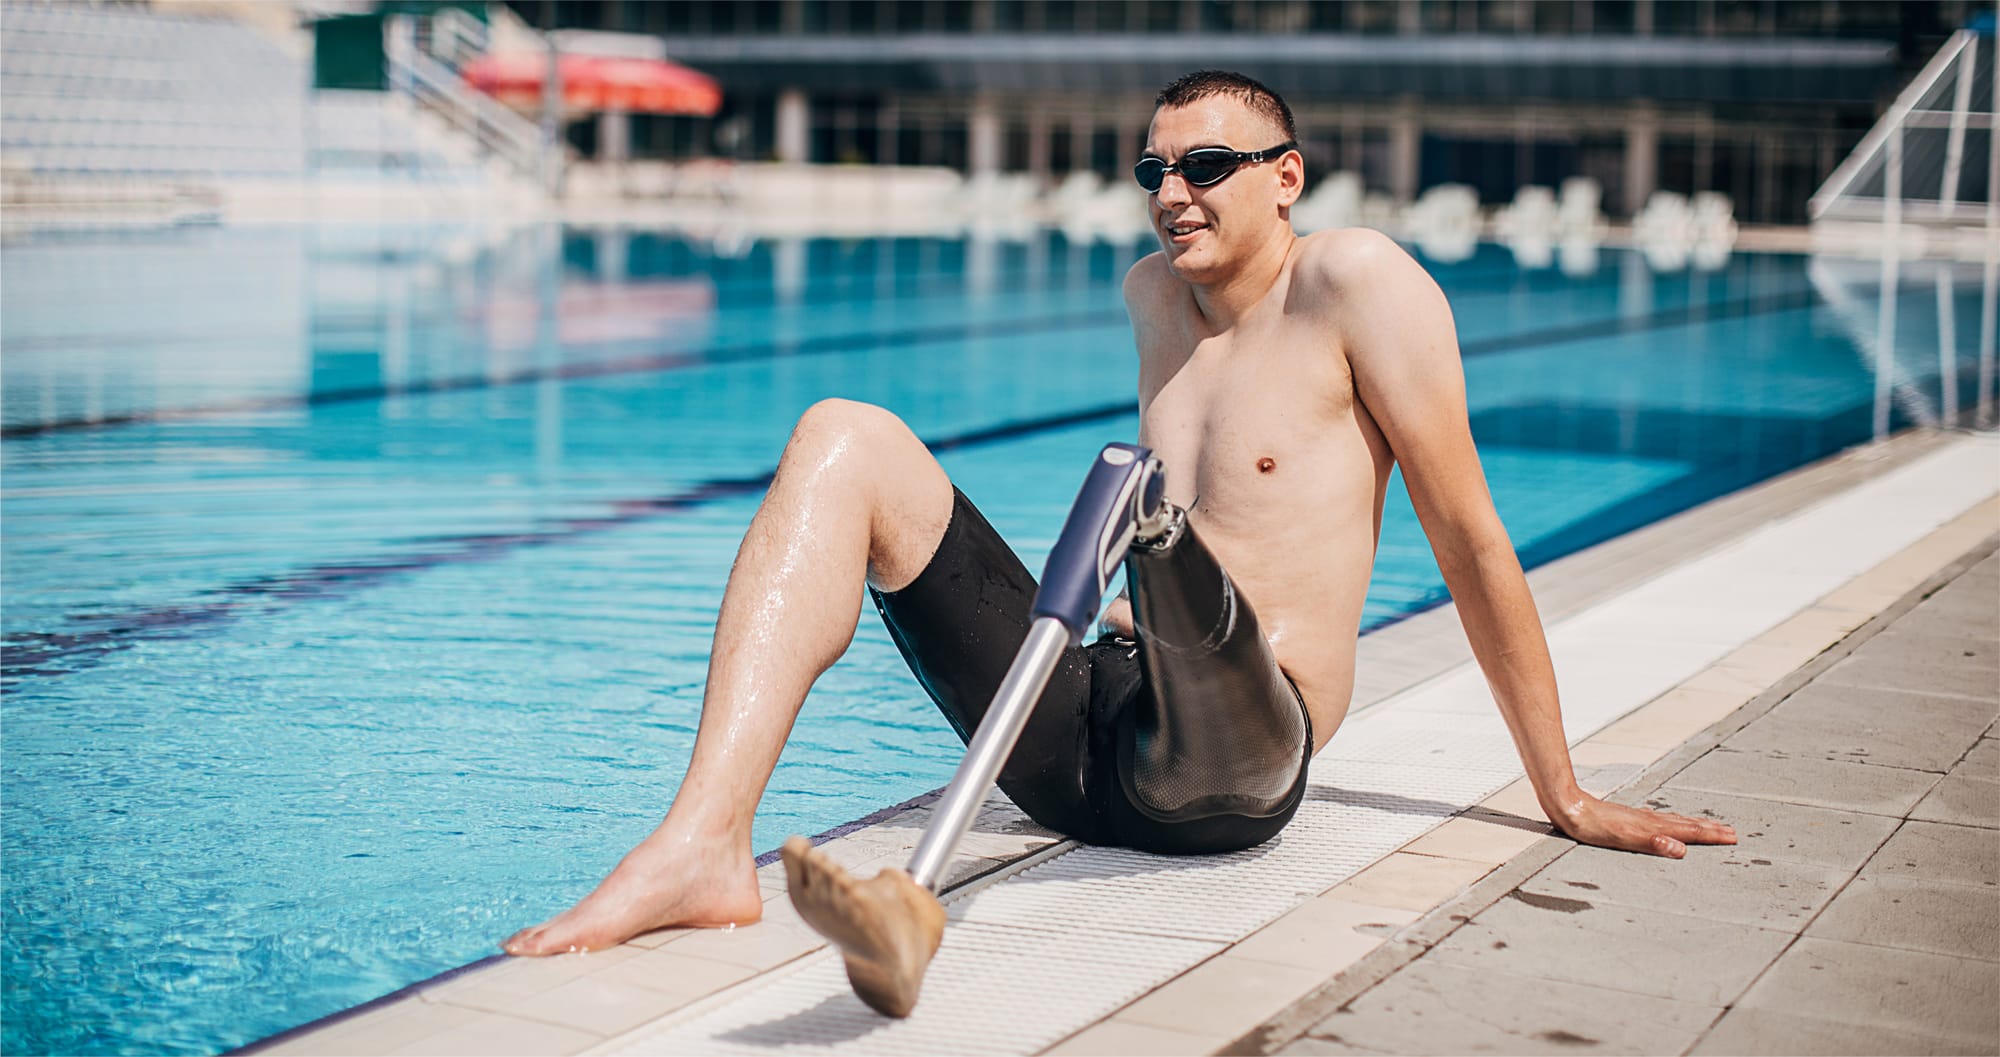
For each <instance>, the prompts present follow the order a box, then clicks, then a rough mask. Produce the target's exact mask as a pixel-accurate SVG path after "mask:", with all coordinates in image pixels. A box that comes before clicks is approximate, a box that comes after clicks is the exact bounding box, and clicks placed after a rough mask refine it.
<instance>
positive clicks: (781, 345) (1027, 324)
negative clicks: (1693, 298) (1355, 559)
mask: <svg viewBox="0 0 2000 1057" xmlns="http://www.w3.org/2000/svg"><path fill="white" fill-rule="evenodd" d="M1815 297H1816V295H1815V294H1814V293H1813V292H1812V290H1811V289H1810V288H1807V289H1801V290H1793V291H1788V292H1786V293H1782V294H1770V295H1764V296H1761V297H1750V298H1737V299H1733V300H1723V301H1704V302H1701V303H1699V304H1693V305H1681V306H1677V307H1675V308H1668V309H1661V310H1658V311H1655V312H1649V313H1646V314H1644V315H1634V316H1618V317H1613V318H1610V319H1602V320H1593V321H1590V322H1587V323H1581V324H1573V325H1570V326H1564V327H1551V328H1545V329H1542V330H1530V331H1522V332H1519V333H1515V334H1506V335H1500V336H1498V337H1493V338H1484V339H1478V340H1474V341H1470V342H1464V343H1461V344H1460V346H1459V353H1460V355H1462V356H1480V355H1486V354H1489V353H1494V352H1507V351H1513V350H1516V349H1521V348H1528V347H1532V346H1538V345H1557V344H1562V343H1565V342H1570V341H1581V340H1585V339H1588V338H1593V337H1615V336H1617V335H1620V334H1626V333H1633V332H1638V331H1645V330H1660V329H1665V328H1668V327H1674V326H1684V325H1688V324H1692V323H1705V322H1709V321H1712V320H1725V319H1741V318H1744V317H1746V316H1754V315H1764V314H1767V313H1772V312H1783V311H1790V310H1795V309H1799V308H1809V307H1811V306H1812V304H1813V302H1814V299H1815ZM1126 318H1127V317H1126V315H1125V312H1124V311H1123V310H1122V309H1121V310H1119V311H1116V312H1108V311H1107V312H1084V313H1072V314H1068V315H1058V316H1044V317H1040V318H1030V319H1025V320H1018V321H994V322H990V323H977V324H971V325H966V324H955V325H951V326H942V325H941V326H935V327H917V328H912V329H910V330H903V331H887V332H877V333H869V334H850V335H833V336H829V337H824V338H810V337H809V338H799V339H793V340H787V341H765V342H756V343H751V344H746V345H739V346H730V347H727V348H720V349H710V350H705V351H696V350H684V351H680V352H672V353H660V354H654V355H644V356H632V357H623V358H619V359H611V360H601V361H595V362H590V363H569V364H559V365H557V366H554V367H531V368H525V369H522V370H518V371H511V372H506V373H501V374H482V375H470V376H463V377H458V378H438V379H427V380H422V381H415V382H409V383H406V384H402V385H395V386H389V385H363V386H349V387H346V388H341V389H326V390H319V391H316V392H311V393H305V394H285V395H283V396H272V397H262V398H257V399H251V400H241V401H236V402H233V403H225V404H210V405H208V406H205V407H192V408H182V409H171V408H170V409H156V410H151V411H131V412H122V413H120V414H116V415H107V416H104V417H101V418H92V419H80V418H77V419H60V420H57V421H54V422H40V423H32V424H26V425H13V426H6V427H0V439H19V438H23V437H36V436H43V435H46V434H50V433H62V432H74V431H78V430H86V429H108V428H111V427H115V426H131V425H153V424H163V423H168V422H177V421H184V420H187V419H197V418H208V417H213V416H217V415H239V414H257V413H265V412H273V411H295V410H300V409H302V408H308V407H324V406H329V405H334V404H346V403H359V402H365V401H369V400H382V399H387V398H390V397H403V396H430V395H436V394H441V393H453V392H465V391H471V390H479V389H497V388H501V387H505V386H511V385H527V384H531V383H534V382H543V381H580V380H586V379H591V378H606V377H613V376H618V375H629V374H657V373H663V372H666V371H675V370H686V369H688V368H693V367H707V366H723V365H727V364H732V363H742V362H750V361H758V360H768V359H776V358H778V357H780V356H800V355H805V356H812V355H827V354H832V353H842V352H862V351H867V350H869V349H873V348H892V347H896V346H907V345H921V344H927V343H931V342H939V341H948V340H954V339H956V340H976V339H980V338H993V337H1011V336H1013V335H1016V334H1025V333H1035V332H1058V331H1064V330H1085V329H1089V328H1091V327H1098V326H1109V325H1111V324H1113V323H1123V322H1125V320H1126Z"/></svg>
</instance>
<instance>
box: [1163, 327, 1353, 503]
mask: <svg viewBox="0 0 2000 1057" xmlns="http://www.w3.org/2000/svg"><path fill="white" fill-rule="evenodd" d="M1142 397H1143V398H1144V399H1143V403H1144V414H1143V417H1142V419H1141V422H1140V438H1141V441H1142V443H1145V444H1147V445H1148V446H1150V447H1152V448H1153V449H1154V451H1155V453H1157V454H1158V455H1159V457H1160V458H1161V460H1162V461H1164V462H1165V463H1166V465H1167V469H1168V482H1169V484H1168V488H1169V494H1170V495H1171V496H1173V498H1174V499H1175V500H1176V501H1177V502H1180V503H1182V504H1183V505H1187V504H1190V503H1192V502H1193V500H1194V498H1195V496H1196V495H1198V494H1200V495H1211V496H1213V495H1214V494H1215V493H1216V492H1217V490H1218V489H1225V488H1226V489H1230V490H1232V491H1233V490H1235V489H1237V488H1239V487H1241V488H1248V489H1256V488H1259V487H1263V486H1275V485H1278V484H1280V483H1282V482H1286V481H1292V482H1296V481H1297V480H1298V479H1299V474H1301V473H1302V472H1304V471H1306V470H1307V469H1308V468H1310V467H1313V466H1315V465H1318V464H1321V463H1323V462H1324V460H1325V458H1326V455H1327V452H1326V450H1325V449H1326V446H1327V445H1328V444H1329V443H1332V442H1334V439H1335V438H1337V437H1339V436H1341V435H1342V434H1343V433H1346V432H1350V431H1348V430H1343V429H1341V428H1340V427H1341V426H1343V425H1351V423H1352V420H1353V415H1354V383H1353V380H1352V377H1351V375H1350V374H1349V372H1348V370H1347V367H1346V362H1345V360H1344V358H1343V357H1341V355H1340V353H1339V350H1338V349H1330V348H1327V347H1325V346H1323V345H1322V346H1319V347H1316V348H1315V347H1309V346H1307V344H1306V343H1305V342H1303V341H1298V342H1295V343H1294V344H1293V345H1292V346H1291V347H1289V348H1287V347H1281V346H1277V345H1273V344H1266V345H1262V346H1260V347H1257V348H1246V347H1244V345H1243V344H1242V343H1237V344H1236V345H1234V346H1228V347H1217V346H1209V345H1204V346H1203V347H1199V348H1196V349H1194V350H1192V351H1191V353H1189V354H1185V355H1183V356H1182V357H1180V362H1179V364H1178V367H1177V368H1175V369H1173V370H1172V372H1171V373H1170V374H1168V375H1167V376H1166V377H1165V378H1164V379H1161V380H1159V381H1157V382H1156V383H1155V385H1154V387H1153V388H1152V390H1151V392H1149V393H1145V394H1142Z"/></svg>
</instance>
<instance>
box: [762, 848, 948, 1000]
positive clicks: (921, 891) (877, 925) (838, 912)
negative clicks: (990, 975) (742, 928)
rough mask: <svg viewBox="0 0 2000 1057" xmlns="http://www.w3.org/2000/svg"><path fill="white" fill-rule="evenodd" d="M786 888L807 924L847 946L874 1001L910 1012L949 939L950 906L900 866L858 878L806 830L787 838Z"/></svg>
mask: <svg viewBox="0 0 2000 1057" xmlns="http://www.w3.org/2000/svg"><path fill="white" fill-rule="evenodd" d="M784 858H785V887H786V888H787V889H789V890H790V891H791V894H792V905H793V906H795V907H797V908H798V911H799V916H800V917H801V918H804V919H805V922H806V924H808V925H811V926H812V927H813V930H814V931H816V932H818V933H819V934H820V935H822V936H825V937H826V938H827V939H829V940H832V941H833V943H834V945H835V946H837V947H839V948H840V954H841V958H842V959H843V960H844V961H845V962H846V963H847V982H848V983H849V984H851V985H853V987H854V993H855V995H857V996H859V997H860V999H861V1001H863V1002H866V1003H867V1004H868V1008H870V1009H873V1010H875V1011H876V1012H877V1013H881V1014H883V1015H884V1016H891V1017H907V1016H909V1015H910V1010H912V1009H914V1008H916V1005H917V992H918V990H920V989H921V988H922V987H923V983H924V969H925V968H926V967H928V966H929V965H930V963H931V957H932V956H933V955H935V954H937V949H938V943H939V942H940V941H941V940H943V939H944V907H943V906H942V905H940V904H939V903H938V901H937V896H935V895H932V894H931V891H930V889H928V888H925V887H924V886H922V885H920V884H918V883H917V882H916V881H915V880H914V879H912V878H911V877H910V875H909V874H907V873H904V872H903V871H901V870H895V869H890V870H883V871H882V872H881V873H878V874H876V875H875V877H874V878H873V879H872V880H867V881H859V880H856V879H855V878H853V877H851V876H849V875H848V873H847V871H846V870H843V869H841V868H840V867H839V866H838V865H836V864H835V863H834V861H833V860H832V859H829V858H827V857H826V855H825V854H824V853H823V852H820V851H819V850H817V849H815V848H814V847H813V846H812V844H811V843H810V842H809V841H807V840H806V839H805V838H804V837H793V838H792V839H791V840H788V841H786V842H785V850H784Z"/></svg>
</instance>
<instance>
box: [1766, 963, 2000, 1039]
mask: <svg viewBox="0 0 2000 1057" xmlns="http://www.w3.org/2000/svg"><path fill="white" fill-rule="evenodd" d="M1736 1007H1737V1008H1739V1009H1759V1008H1763V1009H1776V1010H1778V1011H1780V1012H1787V1013H1794V1014H1799V1015H1807V1016H1817V1017H1820V1018H1823V1019H1827V1020H1834V1021H1838V1022H1840V1023H1847V1024H1858V1025H1866V1026H1869V1027H1876V1028H1886V1029H1888V1030H1891V1031H1902V1032H1912V1033H1918V1034H1930V1035H1936V1036H1938V1037H1939V1038H1943V1039H1947V1040H1952V1041H1955V1042H1962V1043H1967V1044H1975V1045H1984V1046H1986V1047H1988V1049H1989V1052H1990V1050H1991V1047H1992V1046H1993V1045H1994V1043H1995V1041H1996V1040H2000V963H1995V962H1990V961H1983V960H1978V959H1971V958H1954V957H1951V956H1949V955H1944V954H1930V953H1927V952H1923V951H1906V950H1896V949H1893V948H1889V947H1875V946H1867V945H1863V944H1858V943H1843V942H1840V941H1837V940H1824V939H1811V938H1807V939H1802V940H1800V941H1799V942H1798V943H1797V944H1796V945H1795V946H1793V947H1792V948H1791V949H1790V950H1788V951H1786V952H1785V954H1784V956H1782V957H1780V958H1779V959H1778V961H1777V963H1776V964H1774V965H1772V966H1771V969H1770V971H1769V972H1767V973H1765V974H1764V975H1763V977H1762V978H1760V979H1759V980H1758V981H1757V982H1756V983H1755V984H1754V985H1752V986H1751V988H1750V990H1748V991H1746V992H1744V994H1743V997H1742V998H1740V999H1738V1000H1737V1002H1736Z"/></svg>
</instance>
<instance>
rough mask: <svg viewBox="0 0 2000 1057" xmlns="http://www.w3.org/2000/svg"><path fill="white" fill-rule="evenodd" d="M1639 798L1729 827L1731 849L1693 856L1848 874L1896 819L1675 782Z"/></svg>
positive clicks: (1893, 826) (1890, 831)
mask: <svg viewBox="0 0 2000 1057" xmlns="http://www.w3.org/2000/svg"><path fill="white" fill-rule="evenodd" d="M1645 802H1646V806H1647V807H1652V808H1658V809H1660V810H1663V811H1672V812H1675V813H1677V814H1682V815H1687V816H1690V817H1692V818H1712V819H1721V820H1723V821H1725V822H1728V823H1729V824H1730V825H1732V826H1735V827H1736V840H1737V843H1736V845H1735V846H1734V847H1725V848H1710V849H1706V850H1707V851H1708V852H1710V854H1708V855H1704V856H1698V857H1697V858H1702V859H1711V858H1715V857H1717V856H1718V855H1719V856H1720V857H1721V859H1722V861H1723V862H1725V863H1727V862H1729V861H1730V860H1742V861H1744V862H1746V863H1747V864H1749V865H1751V866H1762V865H1763V864H1764V860H1766V859H1775V860H1777V861H1779V862H1794V863H1803V864H1806V865H1808V866H1830V867H1835V868H1839V869H1844V870H1847V871H1849V872H1850V873H1851V872H1853V871H1855V870H1858V869H1860V868H1861V864H1862V863H1864V862H1867V861H1868V857H1869V856H1871V855H1874V854H1875V851H1876V849H1878V848H1880V847H1881V846H1882V842H1883V841H1885V840H1888V839H1889V836H1890V834H1893V833H1895V832H1896V826H1897V824H1898V822H1900V821H1901V820H1900V819H1893V818H1887V817H1884V816H1881V815H1870V814H1863V813H1861V812H1857V811H1837V810H1834V809H1832V808H1823V807H1807V806H1804V805H1801V804H1788V803H1783V802H1781V801H1776V800H1758V799H1755V798H1752V797H1743V796H1730V795H1727V794H1725V793H1711V792H1707V791H1703V790H1695V789H1683V788H1680V786H1679V784H1678V782H1677V781H1670V782H1668V783H1667V784H1666V785H1665V786H1663V787H1661V788H1660V789H1658V790H1655V791H1654V792H1653V794H1652V795H1651V796H1648V797H1647V798H1646V801H1645Z"/></svg>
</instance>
